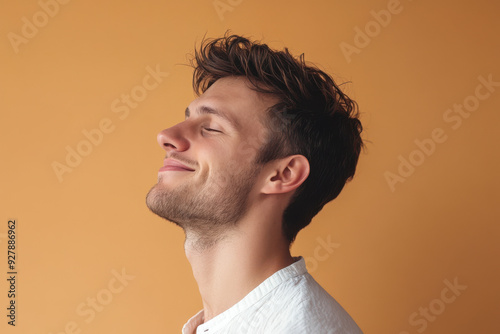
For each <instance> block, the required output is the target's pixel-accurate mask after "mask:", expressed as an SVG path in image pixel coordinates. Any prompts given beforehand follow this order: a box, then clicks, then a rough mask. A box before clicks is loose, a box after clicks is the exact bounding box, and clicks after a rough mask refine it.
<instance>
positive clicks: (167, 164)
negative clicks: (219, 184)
mask: <svg viewBox="0 0 500 334" xmlns="http://www.w3.org/2000/svg"><path fill="white" fill-rule="evenodd" d="M159 171H160V172H166V171H180V172H194V169H192V168H189V167H188V166H186V165H184V164H182V163H180V162H179V161H177V160H174V159H172V158H167V159H165V160H163V167H161V168H160V170H159Z"/></svg>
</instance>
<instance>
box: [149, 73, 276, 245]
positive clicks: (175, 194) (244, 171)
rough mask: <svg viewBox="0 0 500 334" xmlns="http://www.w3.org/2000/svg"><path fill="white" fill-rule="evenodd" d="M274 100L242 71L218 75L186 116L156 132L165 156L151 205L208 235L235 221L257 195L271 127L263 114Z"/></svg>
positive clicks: (182, 225)
mask: <svg viewBox="0 0 500 334" xmlns="http://www.w3.org/2000/svg"><path fill="white" fill-rule="evenodd" d="M274 103H275V101H273V100H271V99H270V98H269V97H264V96H263V95H262V94H259V93H257V92H255V91H253V90H251V89H250V88H249V87H248V81H247V80H246V79H244V78H242V77H227V78H222V79H219V80H217V81H216V82H215V83H214V84H213V85H212V86H211V87H210V88H209V89H207V91H206V92H205V93H204V94H203V95H201V96H200V97H199V98H197V99H196V100H194V101H193V102H191V104H190V105H189V107H188V108H187V109H186V119H185V121H183V122H181V123H179V124H177V125H175V126H173V127H171V128H168V129H165V130H163V131H161V132H160V133H159V134H158V143H159V144H160V146H161V147H162V148H163V149H164V150H165V151H166V157H165V160H164V166H163V167H162V168H160V171H159V173H158V183H157V184H156V185H155V186H154V187H153V188H152V189H151V190H150V192H149V193H148V196H147V205H148V207H149V208H150V209H151V211H153V212H154V213H156V214H157V215H159V216H161V217H163V218H166V219H168V220H170V221H172V222H174V223H176V224H177V225H179V226H181V227H183V228H184V230H185V231H186V232H194V233H197V234H198V235H199V236H204V237H217V236H220V235H221V233H223V231H226V230H227V229H228V228H229V227H230V226H232V225H233V226H234V225H235V224H236V223H237V222H238V221H239V220H240V219H241V218H242V217H243V215H244V214H245V212H246V210H247V209H248V207H249V205H251V201H252V200H251V199H252V198H255V189H254V188H255V187H254V185H255V184H257V183H258V176H259V172H260V170H261V167H262V166H260V165H258V164H256V163H255V157H256V154H257V153H258V150H259V149H260V147H261V146H262V145H264V144H265V138H266V133H267V131H266V130H265V128H264V126H263V124H262V123H261V121H260V120H261V119H263V118H264V114H265V111H266V110H267V108H269V107H270V106H271V105H273V104H274Z"/></svg>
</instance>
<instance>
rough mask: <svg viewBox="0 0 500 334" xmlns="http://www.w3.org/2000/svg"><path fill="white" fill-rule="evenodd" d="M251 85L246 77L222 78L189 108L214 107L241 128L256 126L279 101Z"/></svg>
mask: <svg viewBox="0 0 500 334" xmlns="http://www.w3.org/2000/svg"><path fill="white" fill-rule="evenodd" d="M250 87H251V85H250V82H249V81H248V79H246V78H244V77H225V78H221V79H219V80H217V81H216V82H215V83H213V84H212V86H210V88H208V89H207V90H206V91H205V92H204V93H203V94H202V95H201V96H200V97H199V98H197V99H196V100H194V101H193V102H192V103H191V105H190V106H189V109H191V110H193V109H199V108H203V107H209V108H213V109H216V110H218V111H220V112H221V113H224V114H225V115H227V116H228V117H229V118H232V119H233V120H234V121H235V123H236V124H238V126H239V127H241V128H247V127H249V126H250V127H255V126H256V125H257V123H261V122H262V121H263V119H264V117H265V114H266V112H267V110H268V108H269V107H271V106H273V105H274V104H275V103H276V102H277V101H276V99H275V98H274V97H271V96H269V95H267V94H262V93H258V92H256V91H255V90H253V89H251V88H250Z"/></svg>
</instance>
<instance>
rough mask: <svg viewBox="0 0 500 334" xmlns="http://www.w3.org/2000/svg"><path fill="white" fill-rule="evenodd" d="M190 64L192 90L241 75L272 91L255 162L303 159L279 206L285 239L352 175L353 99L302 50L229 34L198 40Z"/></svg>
mask: <svg viewBox="0 0 500 334" xmlns="http://www.w3.org/2000/svg"><path fill="white" fill-rule="evenodd" d="M192 66H193V67H194V74H193V88H194V90H195V92H196V93H198V94H200V93H203V92H205V91H206V90H207V89H208V88H209V87H210V86H211V85H212V84H213V83H214V82H215V81H217V80H218V79H220V78H223V77H227V76H243V77H246V78H247V79H248V80H249V81H250V83H251V84H252V86H253V87H252V88H253V89H254V90H256V91H258V92H261V93H265V94H273V95H274V96H276V97H278V98H279V102H278V103H276V104H275V105H274V106H272V107H271V108H270V109H269V111H268V119H267V124H266V125H267V127H268V135H269V140H268V141H267V143H266V144H265V145H263V147H261V149H260V152H259V153H258V155H257V162H258V163H266V162H268V161H271V160H274V159H279V158H283V157H286V156H288V155H292V154H301V155H304V156H305V157H306V158H307V159H308V161H309V164H310V173H309V176H308V178H307V179H306V180H305V181H304V183H303V184H302V185H301V186H300V187H299V188H298V189H297V190H296V191H295V194H294V196H293V197H292V199H291V201H290V203H289V205H288V207H287V208H286V209H285V211H284V213H283V233H284V235H285V237H286V238H287V240H288V241H289V242H290V243H291V242H293V241H294V240H295V237H296V235H297V233H298V232H299V231H300V230H301V229H302V228H304V227H305V226H307V225H308V224H309V223H310V222H311V220H312V218H313V217H314V216H315V215H316V214H317V213H318V212H319V211H320V210H321V209H322V208H323V206H324V205H325V204H326V203H328V202H329V201H331V200H333V199H334V198H336V197H337V196H338V194H339V193H340V191H341V190H342V189H343V187H344V185H345V183H346V182H347V181H348V180H350V179H352V177H353V176H354V173H355V170H356V165H357V162H358V157H359V154H360V151H361V148H362V147H363V141H362V139H361V136H360V134H361V131H362V126H361V122H360V121H359V118H358V117H359V112H358V111H357V104H356V103H355V102H354V101H352V100H351V99H350V98H349V97H348V96H347V95H345V94H344V93H343V92H342V91H341V90H340V88H339V87H338V86H337V85H336V84H335V82H334V81H333V79H332V78H331V77H330V76H329V75H328V74H326V73H325V72H323V71H321V70H320V69H318V68H317V67H315V66H313V65H307V64H306V63H305V60H304V55H303V54H302V55H300V57H298V58H296V57H294V56H292V55H291V54H290V52H289V51H288V49H287V48H285V49H284V50H283V51H275V50H272V49H270V48H269V47H268V46H267V45H266V44H261V43H259V42H257V41H254V42H252V41H250V40H248V39H247V38H244V37H241V36H237V35H229V34H228V33H226V34H225V36H224V37H221V38H217V39H204V40H203V41H202V43H201V46H200V50H196V51H195V55H194V59H193V60H192ZM271 124H272V126H271Z"/></svg>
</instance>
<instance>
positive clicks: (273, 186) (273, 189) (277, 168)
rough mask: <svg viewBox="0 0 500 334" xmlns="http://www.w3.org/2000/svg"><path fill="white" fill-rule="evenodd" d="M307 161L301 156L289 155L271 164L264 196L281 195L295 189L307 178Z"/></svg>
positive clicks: (263, 190) (263, 189)
mask: <svg viewBox="0 0 500 334" xmlns="http://www.w3.org/2000/svg"><path fill="white" fill-rule="evenodd" d="M309 168H310V167H309V161H308V160H307V158H306V157H305V156H303V155H299V154H297V155H291V156H288V157H286V158H283V159H278V160H276V161H274V162H273V165H272V166H271V168H270V173H269V175H268V177H267V179H266V183H265V184H264V186H263V188H262V193H264V194H282V193H287V192H291V191H294V190H295V189H297V188H298V187H299V186H300V185H301V184H302V183H304V181H305V180H306V179H307V177H308V176H309Z"/></svg>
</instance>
